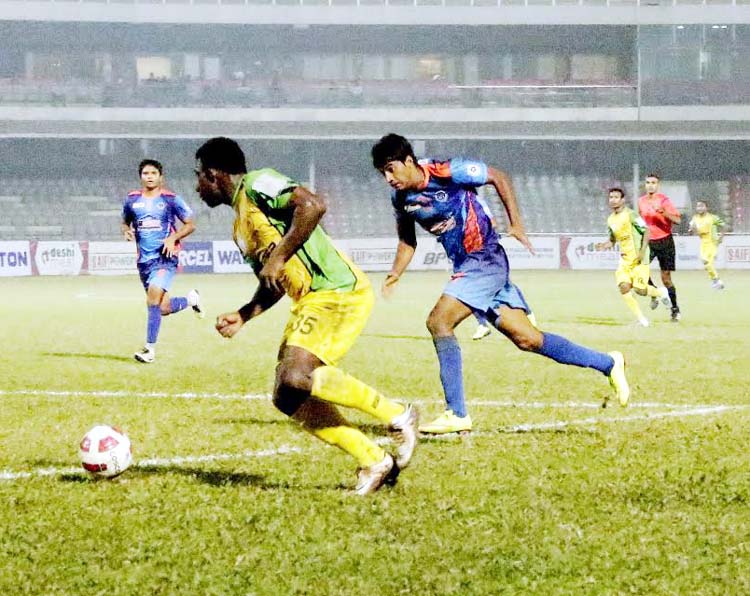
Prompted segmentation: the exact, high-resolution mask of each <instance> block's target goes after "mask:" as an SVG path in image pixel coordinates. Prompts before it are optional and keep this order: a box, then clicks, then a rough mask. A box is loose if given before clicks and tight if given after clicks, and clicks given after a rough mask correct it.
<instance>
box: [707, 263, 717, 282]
mask: <svg viewBox="0 0 750 596" xmlns="http://www.w3.org/2000/svg"><path fill="white" fill-rule="evenodd" d="M706 271H708V276H709V277H710V278H711V279H718V277H719V274H718V273H716V267H714V264H713V263H712V262H708V263H706Z"/></svg>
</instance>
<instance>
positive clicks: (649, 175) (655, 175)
mask: <svg viewBox="0 0 750 596" xmlns="http://www.w3.org/2000/svg"><path fill="white" fill-rule="evenodd" d="M646 178H656V179H657V180H661V176H659V174H655V173H654V172H651V173H650V174H648V175H647V176H646Z"/></svg>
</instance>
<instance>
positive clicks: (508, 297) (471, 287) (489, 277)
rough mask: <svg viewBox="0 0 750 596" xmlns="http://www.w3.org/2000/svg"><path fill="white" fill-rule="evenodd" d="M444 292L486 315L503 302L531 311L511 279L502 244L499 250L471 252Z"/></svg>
mask: <svg viewBox="0 0 750 596" xmlns="http://www.w3.org/2000/svg"><path fill="white" fill-rule="evenodd" d="M443 294H447V295H448V296H452V297H453V298H455V299H456V300H460V301H461V302H463V303H464V304H465V305H466V306H468V307H469V308H470V309H472V310H473V311H474V312H477V313H480V314H484V315H486V314H487V313H489V312H490V311H493V313H496V312H497V309H498V308H500V306H501V305H505V306H509V307H510V308H518V309H521V310H523V311H524V312H526V314H529V313H530V312H531V309H530V308H529V305H528V304H527V303H526V299H525V298H524V297H523V294H522V293H521V290H520V289H519V288H518V286H516V285H515V284H514V283H512V282H511V281H510V269H509V266H508V257H507V255H506V254H505V249H504V248H503V247H502V246H500V245H499V244H498V245H497V250H494V249H493V250H490V251H481V253H479V254H477V255H476V256H474V255H472V254H470V255H469V256H468V257H467V259H466V260H465V261H464V262H463V263H461V266H460V267H459V268H458V270H456V271H455V272H454V273H453V275H452V276H451V280H450V281H449V282H448V284H447V285H446V286H445V289H444V290H443ZM491 318H492V319H494V318H496V316H494V315H491Z"/></svg>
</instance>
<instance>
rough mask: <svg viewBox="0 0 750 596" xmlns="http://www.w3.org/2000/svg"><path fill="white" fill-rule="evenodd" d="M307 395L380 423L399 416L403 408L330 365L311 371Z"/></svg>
mask: <svg viewBox="0 0 750 596" xmlns="http://www.w3.org/2000/svg"><path fill="white" fill-rule="evenodd" d="M312 378H313V386H312V391H311V392H310V393H311V394H312V395H313V396H314V397H317V398H320V399H322V400H323V401H327V402H330V403H332V404H337V405H339V406H345V407H347V408H354V409H356V410H359V411H360V412H366V413H368V414H371V415H372V416H375V418H378V419H379V420H382V421H383V422H390V421H391V420H393V419H394V418H395V417H396V416H398V415H399V414H401V413H403V411H404V409H405V408H404V406H402V405H401V404H397V403H396V402H395V401H391V400H390V399H388V398H387V397H385V396H383V395H381V394H380V393H378V392H377V391H375V389H373V388H372V387H370V386H369V385H365V384H364V383H363V382H362V381H359V380H357V379H355V378H354V377H352V376H351V375H347V374H346V373H345V372H343V371H341V370H339V369H338V368H336V367H334V366H321V367H319V368H316V369H315V370H314V371H313V375H312Z"/></svg>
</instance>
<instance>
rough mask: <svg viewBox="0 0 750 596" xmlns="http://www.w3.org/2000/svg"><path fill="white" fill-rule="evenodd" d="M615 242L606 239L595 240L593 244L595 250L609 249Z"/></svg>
mask: <svg viewBox="0 0 750 596" xmlns="http://www.w3.org/2000/svg"><path fill="white" fill-rule="evenodd" d="M614 246H615V243H614V242H612V241H611V240H606V241H605V242H597V243H596V244H594V248H595V249H596V250H609V249H610V248H614Z"/></svg>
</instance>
